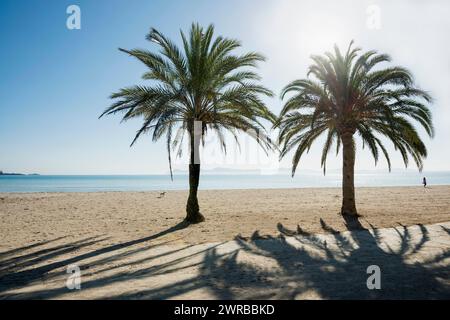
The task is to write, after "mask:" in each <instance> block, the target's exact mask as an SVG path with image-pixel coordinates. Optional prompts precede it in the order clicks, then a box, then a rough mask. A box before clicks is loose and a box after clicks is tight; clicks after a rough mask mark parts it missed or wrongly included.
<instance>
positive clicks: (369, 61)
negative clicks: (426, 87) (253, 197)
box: [275, 41, 434, 216]
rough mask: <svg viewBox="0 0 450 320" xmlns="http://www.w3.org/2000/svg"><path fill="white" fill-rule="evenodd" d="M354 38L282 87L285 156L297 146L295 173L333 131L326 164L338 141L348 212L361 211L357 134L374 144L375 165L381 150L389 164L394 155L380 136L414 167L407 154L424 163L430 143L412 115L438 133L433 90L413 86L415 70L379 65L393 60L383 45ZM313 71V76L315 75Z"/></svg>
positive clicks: (420, 164) (281, 125)
mask: <svg viewBox="0 0 450 320" xmlns="http://www.w3.org/2000/svg"><path fill="white" fill-rule="evenodd" d="M352 45H353V41H352V42H351V43H350V45H349V47H348V50H347V52H346V54H345V55H342V53H341V51H340V50H339V48H338V47H337V46H335V48H334V53H330V52H328V53H326V54H325V55H322V56H321V55H314V56H312V57H311V58H312V60H313V61H314V63H313V64H312V65H311V66H310V67H309V71H308V75H307V78H306V79H301V80H295V81H293V82H291V83H290V84H288V85H287V86H286V87H285V88H284V89H283V91H282V93H281V96H282V99H284V97H285V95H286V94H287V93H289V92H293V93H294V94H293V95H292V96H291V97H290V98H289V99H288V100H287V101H286V102H285V104H284V106H283V109H282V111H281V114H280V116H279V119H278V120H277V122H276V124H275V127H278V128H279V129H280V133H279V143H280V144H281V145H282V147H281V154H280V157H281V158H282V157H284V156H285V155H286V154H287V153H288V152H289V151H291V150H293V149H294V148H295V151H294V155H293V159H292V176H294V174H295V170H296V168H297V165H298V163H299V161H300V158H301V157H302V155H303V154H304V152H305V151H306V152H308V151H309V149H310V147H311V145H312V143H313V142H314V141H315V140H316V139H317V138H318V137H319V136H320V135H321V134H322V133H325V132H326V133H327V134H326V140H325V144H324V146H323V151H322V159H321V165H322V167H323V170H324V174H325V170H326V161H327V155H328V153H329V151H330V150H331V147H332V145H333V143H336V154H338V153H339V150H340V147H341V144H342V148H343V168H342V174H343V175H342V195H343V197H342V208H341V213H342V214H343V215H350V216H356V215H357V210H356V205H355V188H354V166H355V139H354V138H355V133H358V135H359V136H360V137H361V139H362V142H363V148H364V146H367V147H368V148H369V150H370V151H371V153H372V155H373V157H374V159H375V164H376V163H377V161H378V156H379V153H380V150H381V152H382V153H383V155H384V156H385V158H386V160H387V163H388V167H389V171H390V170H391V161H390V159H389V154H388V152H387V149H386V148H385V146H384V144H383V141H382V140H381V136H384V137H386V138H387V139H386V140H388V141H389V140H390V141H391V142H392V144H393V145H394V147H395V149H396V150H398V151H399V152H400V153H401V155H402V157H403V161H404V163H405V166H406V167H407V166H408V155H410V156H411V157H412V159H413V160H414V161H415V163H416V164H417V166H418V168H419V170H420V171H421V170H422V167H423V159H424V158H426V156H427V149H426V147H425V145H424V143H423V141H422V140H421V138H420V136H419V134H418V132H417V130H416V128H415V127H414V126H413V123H412V121H415V122H417V123H418V124H419V125H420V126H422V127H423V128H424V129H425V132H426V133H427V134H428V135H429V136H430V137H432V136H433V135H434V130H433V125H432V121H431V113H430V110H429V109H428V107H427V104H428V103H430V102H431V100H432V99H431V97H430V95H429V94H428V93H426V92H424V91H422V90H420V89H419V88H417V87H416V86H415V85H414V82H413V77H412V75H411V73H410V72H409V71H408V70H407V69H405V68H402V67H385V68H380V67H379V64H380V63H382V62H390V61H391V59H390V57H389V56H388V55H386V54H378V53H377V52H376V51H368V52H364V53H362V52H361V53H360V51H361V49H359V48H353V47H352ZM310 75H312V76H313V77H314V78H313V79H311V77H310Z"/></svg>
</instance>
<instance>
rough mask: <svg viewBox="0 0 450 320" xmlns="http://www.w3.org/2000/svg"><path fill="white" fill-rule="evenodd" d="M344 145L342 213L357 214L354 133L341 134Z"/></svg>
mask: <svg viewBox="0 0 450 320" xmlns="http://www.w3.org/2000/svg"><path fill="white" fill-rule="evenodd" d="M341 139H342V147H343V165H342V208H341V214H342V215H348V216H357V215H358V213H357V211H356V204H355V145H354V142H353V134H352V133H348V132H346V133H344V134H342V135H341Z"/></svg>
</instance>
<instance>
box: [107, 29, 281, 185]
mask: <svg viewBox="0 0 450 320" xmlns="http://www.w3.org/2000/svg"><path fill="white" fill-rule="evenodd" d="M180 33H181V40H182V48H181V49H179V48H178V47H177V46H176V45H175V44H174V43H173V42H172V41H171V40H169V39H168V38H167V37H165V36H164V35H163V34H162V33H160V32H159V31H157V30H155V29H151V30H150V33H149V34H148V35H147V39H148V40H149V41H151V42H153V43H155V44H156V45H158V47H159V48H160V51H159V53H154V52H150V51H147V50H141V49H134V50H125V49H120V50H121V51H123V52H125V53H128V54H129V55H131V56H133V57H135V58H137V59H138V60H140V61H141V62H143V63H144V64H145V65H146V66H147V68H148V71H147V72H146V73H145V74H144V75H143V78H144V79H147V80H151V81H152V82H151V84H150V85H148V86H132V87H128V88H124V89H121V90H120V91H118V92H117V93H114V94H112V95H111V98H112V99H114V100H115V102H114V103H113V104H112V105H111V106H110V107H109V108H107V109H106V110H105V111H104V112H103V114H102V115H101V116H103V115H105V114H114V113H117V112H123V113H124V115H123V120H128V119H131V118H136V117H139V118H143V120H144V121H143V124H142V127H141V128H140V129H139V130H138V131H137V134H136V136H135V138H134V140H133V142H132V144H133V143H134V142H135V141H136V140H137V139H138V138H139V137H140V136H141V134H143V133H151V134H152V138H153V141H156V140H158V139H160V138H161V137H163V136H164V137H165V140H166V144H167V150H168V155H169V165H170V172H171V174H172V167H171V149H172V148H176V147H177V146H181V143H182V141H183V138H184V136H185V135H187V136H189V138H190V139H191V143H190V147H191V162H190V165H195V164H196V163H194V160H193V156H192V155H193V152H194V149H198V145H196V144H195V142H194V134H195V132H194V122H201V134H200V138H203V137H204V135H205V133H206V131H207V130H212V131H215V132H216V134H217V137H218V138H219V140H220V143H221V146H222V148H223V150H224V151H226V144H225V136H224V132H225V131H228V132H230V133H231V134H232V135H233V136H234V137H235V138H236V139H237V136H238V133H239V132H246V131H247V132H248V130H252V132H257V133H263V132H264V127H263V125H262V123H261V122H260V119H267V120H270V121H273V120H274V115H273V114H272V113H271V112H270V111H269V110H268V109H267V107H266V105H265V104H264V103H263V101H262V100H261V98H260V96H271V95H272V92H271V91H270V90H268V89H266V88H265V87H263V86H261V85H259V84H258V81H259V80H260V78H259V76H258V75H257V74H256V73H255V72H254V71H252V69H253V68H255V67H256V65H257V63H258V62H260V61H263V60H264V57H263V56H262V55H260V54H258V53H255V52H249V53H244V54H241V55H238V54H235V53H234V52H235V51H236V49H238V48H239V47H240V46H241V45H240V42H239V41H237V40H234V39H227V38H224V37H221V36H218V37H215V38H213V33H214V27H213V26H212V25H210V26H208V27H207V28H206V29H203V28H202V27H200V26H199V25H198V24H192V27H191V29H190V33H189V37H187V36H186V35H185V34H184V33H183V32H182V31H180ZM252 137H254V138H255V139H256V141H257V142H258V143H259V144H260V145H261V146H262V147H263V148H264V149H265V150H267V149H268V148H270V147H271V143H270V141H269V139H267V138H266V136H265V135H264V134H253V135H252ZM180 150H181V149H180ZM196 151H198V150H196ZM198 170H199V168H198ZM197 183H198V181H197Z"/></svg>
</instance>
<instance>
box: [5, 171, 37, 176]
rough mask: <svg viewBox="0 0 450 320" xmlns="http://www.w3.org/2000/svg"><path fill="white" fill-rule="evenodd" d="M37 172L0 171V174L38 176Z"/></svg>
mask: <svg viewBox="0 0 450 320" xmlns="http://www.w3.org/2000/svg"><path fill="white" fill-rule="evenodd" d="M38 175H39V174H37V173H28V174H26V173H15V172H2V171H0V176H38Z"/></svg>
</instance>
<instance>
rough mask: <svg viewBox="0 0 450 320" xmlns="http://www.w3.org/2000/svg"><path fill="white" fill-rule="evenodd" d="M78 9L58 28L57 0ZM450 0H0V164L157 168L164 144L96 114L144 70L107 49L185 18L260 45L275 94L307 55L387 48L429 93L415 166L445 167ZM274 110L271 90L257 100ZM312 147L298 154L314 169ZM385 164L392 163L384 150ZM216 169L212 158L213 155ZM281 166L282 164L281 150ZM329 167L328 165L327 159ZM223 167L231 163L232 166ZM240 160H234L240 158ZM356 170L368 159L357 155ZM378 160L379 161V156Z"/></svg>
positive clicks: (109, 170) (61, 16)
mask: <svg viewBox="0 0 450 320" xmlns="http://www.w3.org/2000/svg"><path fill="white" fill-rule="evenodd" d="M71 4H76V5H79V7H80V8H81V30H68V29H67V28H66V19H67V17H68V15H67V14H66V8H67V7H68V6H69V5H71ZM373 4H376V5H377V6H378V8H380V17H381V20H380V21H381V26H380V28H379V29H376V30H373V29H370V28H368V27H367V15H368V13H367V9H368V7H369V6H370V5H373ZM449 16H450V3H448V2H446V1H429V2H427V3H426V4H425V3H424V2H420V1H395V3H394V4H393V3H392V1H353V2H351V1H342V2H341V1H340V2H339V4H337V3H336V2H333V1H322V2H319V1H314V2H312V1H294V0H283V1H271V0H263V1H256V0H248V1H235V0H232V1H220V2H219V1H199V0H191V1H181V0H180V1H153V0H152V1H149V0H147V1H145V0H133V1H125V0H95V1H92V0H91V1H87V0H86V1H65V0H58V1H55V0H39V1H37V0H33V1H25V0H3V1H1V2H0V28H1V30H2V32H1V33H0V42H1V44H2V50H0V71H1V75H2V76H1V80H0V81H1V83H0V96H1V97H2V99H1V100H2V101H1V102H0V141H1V151H0V170H3V171H15V172H38V173H42V174H143V173H165V172H167V169H168V168H167V155H166V151H165V147H164V143H163V142H160V143H156V144H155V143H152V142H151V140H150V139H149V138H145V137H144V139H142V140H141V141H140V142H139V143H137V144H136V145H135V146H134V147H133V148H129V144H130V142H131V140H132V138H133V136H134V133H135V131H136V130H137V129H138V127H139V121H138V120H136V121H130V122H127V123H123V124H120V119H119V117H114V116H113V117H107V118H103V119H101V120H98V119H97V118H98V115H99V114H100V113H101V112H102V110H103V109H104V108H106V107H107V106H108V105H109V104H110V100H109V99H108V96H109V95H110V94H111V93H112V92H114V91H116V90H117V89H119V88H121V87H124V86H128V85H133V84H137V83H141V82H142V80H141V75H142V73H143V72H144V70H145V69H144V67H143V66H141V65H140V64H139V63H138V62H137V61H134V60H132V59H131V58H129V57H127V56H126V55H125V54H123V53H121V52H119V51H118V50H117V48H118V47H124V48H135V47H141V48H154V47H153V45H152V44H150V43H148V42H147V41H146V40H145V35H146V33H147V32H148V30H149V28H150V27H156V28H158V29H159V30H161V31H162V32H163V33H165V34H166V35H167V36H169V37H171V38H172V39H174V40H175V41H176V42H178V41H179V29H180V28H182V29H184V30H186V29H188V28H189V26H190V24H191V22H193V21H196V22H199V23H201V24H203V25H207V24H209V23H214V25H215V27H216V33H217V34H222V35H224V36H228V37H233V38H238V39H240V40H241V41H242V43H243V48H244V49H245V50H256V51H259V52H262V53H263V54H264V55H265V56H266V57H267V58H268V60H267V62H266V63H264V64H263V65H261V67H260V74H261V75H262V76H263V82H264V84H265V85H266V86H268V87H270V88H271V89H273V90H274V91H275V92H276V93H279V92H280V90H281V88H282V87H283V86H284V85H285V84H287V83H288V82H289V81H291V80H293V79H295V78H302V77H304V76H305V71H306V68H307V66H308V64H309V62H310V60H309V56H310V55H311V54H312V53H321V52H323V51H325V50H327V49H331V47H332V45H333V44H334V43H335V42H337V43H338V44H340V45H342V46H345V45H346V44H348V42H349V41H350V40H351V39H355V41H356V44H357V45H358V46H361V47H362V48H363V49H366V50H368V49H377V50H379V51H381V52H386V53H389V54H390V55H391V56H392V57H393V62H394V63H395V64H400V65H403V66H406V67H408V68H410V69H411V70H412V72H413V74H414V75H415V76H416V80H417V83H418V84H419V85H420V86H421V87H422V88H424V89H426V90H429V91H430V92H431V93H432V94H433V96H434V97H435V99H436V103H435V105H434V106H433V108H432V110H433V114H434V118H435V126H436V138H435V139H434V140H433V141H429V140H428V139H425V141H427V145H428V146H429V153H430V156H429V159H428V160H427V161H426V162H425V169H426V170H450V161H449V160H450V151H449V149H448V148H447V147H446V145H447V140H448V137H450V129H449V128H450V95H449V89H448V88H449V84H450V61H449V57H450V46H449V44H448V41H447V38H448V31H449V30H450V22H449V19H448V17H449ZM267 102H268V104H269V106H270V107H271V109H272V110H273V111H274V112H276V113H277V112H278V111H279V110H280V106H281V102H280V100H279V98H278V97H275V98H273V99H270V100H268V101H267ZM320 150H321V146H320V145H318V146H317V147H315V148H313V149H312V150H311V152H310V155H308V156H307V157H306V158H305V161H304V163H303V166H302V167H301V168H305V169H317V170H319V169H320V161H319V159H320ZM393 162H394V167H399V168H400V167H402V164H401V161H400V157H399V156H398V155H397V156H395V157H394V161H393ZM218 166H221V165H220V164H219V165H218ZM281 166H283V167H288V166H289V159H286V160H284V161H283V162H282V163H281ZM329 166H330V168H331V169H333V168H339V167H340V159H339V158H336V159H334V158H330V161H329ZM235 167H239V166H238V165H235ZM243 167H245V166H243ZM357 168H359V169H371V168H374V166H373V160H371V158H370V156H369V155H368V154H367V152H364V153H361V152H358V158H357ZM377 168H379V169H385V168H386V165H385V164H384V163H383V162H380V163H379V165H378V167H377Z"/></svg>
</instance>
